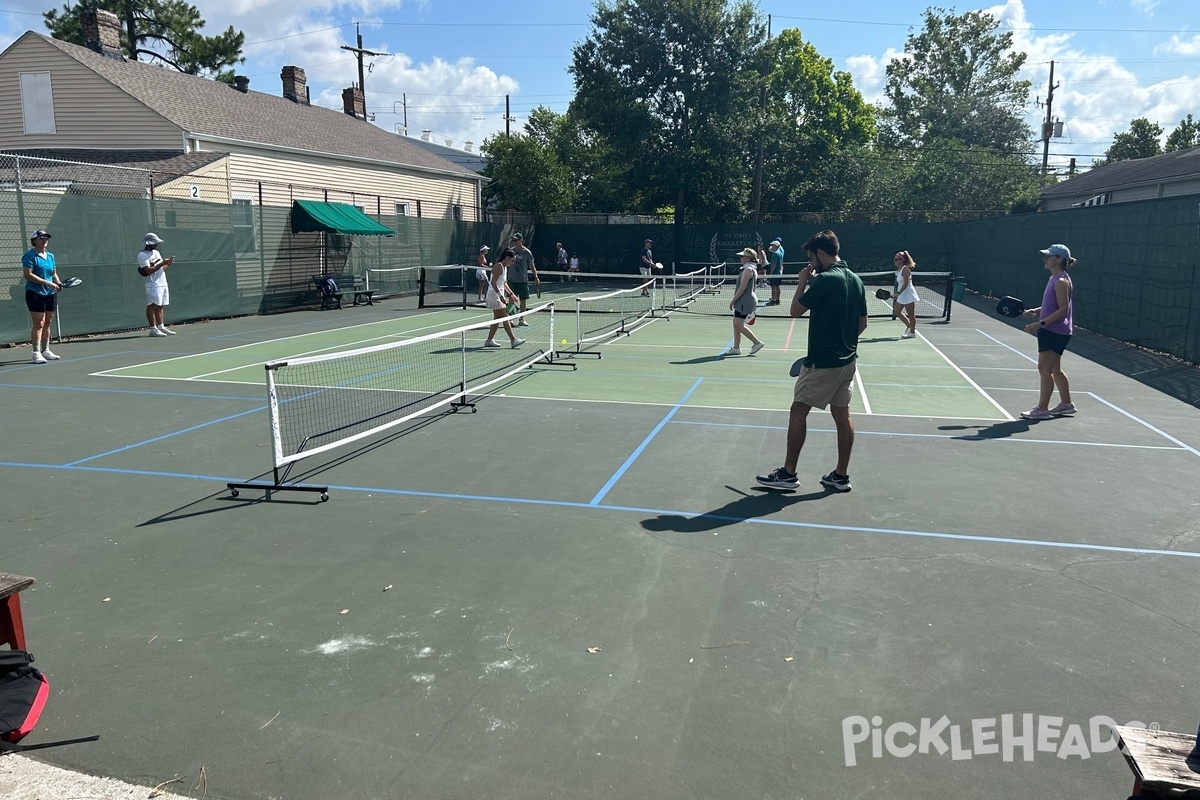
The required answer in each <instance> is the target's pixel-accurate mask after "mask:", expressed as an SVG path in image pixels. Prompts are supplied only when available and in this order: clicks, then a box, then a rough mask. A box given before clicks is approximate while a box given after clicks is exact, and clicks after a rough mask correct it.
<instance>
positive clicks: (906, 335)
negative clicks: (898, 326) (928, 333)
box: [900, 331, 917, 339]
mask: <svg viewBox="0 0 1200 800" xmlns="http://www.w3.org/2000/svg"><path fill="white" fill-rule="evenodd" d="M916 335H917V332H916V331H905V332H904V333H902V334H900V338H901V339H911V338H913V337H914V336H916Z"/></svg>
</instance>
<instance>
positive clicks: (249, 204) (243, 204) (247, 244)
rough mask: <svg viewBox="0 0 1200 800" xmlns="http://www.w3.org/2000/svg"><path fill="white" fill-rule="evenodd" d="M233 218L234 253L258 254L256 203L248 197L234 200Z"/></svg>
mask: <svg viewBox="0 0 1200 800" xmlns="http://www.w3.org/2000/svg"><path fill="white" fill-rule="evenodd" d="M231 217H232V219H231V221H232V224H233V249H234V252H237V253H255V252H258V242H257V240H256V239H255V236H254V201H253V200H251V199H250V198H248V197H235V198H233V209H232V214H231Z"/></svg>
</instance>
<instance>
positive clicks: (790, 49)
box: [756, 28, 876, 210]
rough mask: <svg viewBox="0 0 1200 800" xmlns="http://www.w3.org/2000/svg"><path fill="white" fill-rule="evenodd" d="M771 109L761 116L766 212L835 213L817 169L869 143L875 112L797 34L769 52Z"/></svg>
mask: <svg viewBox="0 0 1200 800" xmlns="http://www.w3.org/2000/svg"><path fill="white" fill-rule="evenodd" d="M765 57H766V62H767V63H768V64H769V72H768V73H767V76H766V87H767V92H766V98H767V99H766V105H765V107H764V108H762V109H760V111H759V112H758V114H757V115H756V117H757V120H758V124H759V125H760V126H761V134H759V135H760V136H761V137H762V140H763V142H764V148H763V150H764V157H763V208H764V209H776V210H779V209H793V210H833V209H828V208H826V207H825V206H824V204H823V202H822V201H821V200H820V198H821V197H826V198H828V194H827V193H826V190H825V189H824V187H823V186H822V185H821V182H820V181H818V180H816V179H817V177H818V173H817V172H816V170H815V167H816V165H817V164H819V163H820V162H821V161H822V160H823V159H825V158H828V157H829V156H830V154H831V153H835V152H837V151H838V150H839V149H841V148H845V147H852V146H860V145H865V144H867V143H869V142H870V141H871V140H872V139H873V138H874V136H875V131H876V127H875V109H874V108H873V107H872V106H871V105H870V104H869V103H867V102H866V101H865V100H864V99H863V97H862V94H860V93H859V91H858V90H857V89H855V88H854V84H853V81H852V79H851V77H850V75H849V73H846V72H840V71H835V70H834V69H833V61H832V60H831V59H828V58H825V57H823V56H821V54H820V53H819V52H817V49H816V48H815V47H814V46H813V45H812V44H811V43H809V42H806V41H804V38H803V35H802V34H801V32H800V31H799V30H797V29H795V28H789V29H786V30H784V31H781V32H780V34H779V35H778V36H777V37H774V38H772V39H771V40H770V41H769V42H768V43H767V45H766V48H765Z"/></svg>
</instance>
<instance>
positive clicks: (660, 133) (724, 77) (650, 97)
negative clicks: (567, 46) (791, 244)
mask: <svg viewBox="0 0 1200 800" xmlns="http://www.w3.org/2000/svg"><path fill="white" fill-rule="evenodd" d="M591 23H592V31H591V33H590V34H589V35H588V36H587V38H586V39H585V40H584V41H582V42H580V43H579V44H577V45H576V47H575V49H574V53H573V58H572V64H571V67H570V69H571V73H572V74H573V75H574V77H575V90H576V91H575V99H574V100H573V101H572V104H571V110H570V112H569V113H570V115H571V116H572V117H573V118H574V119H576V120H578V123H579V125H581V126H582V128H583V129H584V132H585V133H586V134H587V135H590V136H594V137H595V138H596V140H597V142H599V143H600V145H599V146H600V147H601V148H603V149H604V150H606V151H607V152H609V153H610V154H620V157H621V158H623V159H624V160H625V162H626V167H627V168H626V169H625V170H623V172H621V171H617V170H612V171H610V177H613V178H619V177H622V176H623V177H624V186H623V188H624V193H623V194H624V197H625V199H626V202H625V204H624V206H625V207H624V208H619V209H613V210H619V211H633V212H647V213H649V212H653V211H655V210H657V209H659V208H661V207H663V206H674V208H675V218H676V220H680V221H682V220H684V219H714V218H721V217H722V216H724V215H726V214H731V213H734V211H735V210H740V209H741V208H743V207H744V206H745V203H746V198H747V197H748V194H749V181H750V175H749V172H748V170H747V168H746V153H747V151H748V142H749V140H750V136H751V134H752V133H753V131H754V122H753V116H752V114H751V113H750V112H751V110H752V108H753V104H754V102H755V100H756V99H757V96H758V92H757V91H756V89H757V88H758V86H759V82H760V81H761V79H762V78H761V74H760V71H759V66H760V64H761V60H760V46H761V43H762V42H763V40H764V39H765V33H766V31H765V26H764V25H763V24H762V20H761V19H760V17H759V15H758V13H757V11H756V10H755V8H754V6H753V5H752V4H751V3H750V2H748V1H747V0H735V2H733V3H732V4H730V3H728V2H727V1H726V0H612V2H611V3H610V2H606V0H598V2H597V5H596V11H595V13H594V14H593V16H592V20H591Z"/></svg>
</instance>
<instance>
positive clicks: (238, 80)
mask: <svg viewBox="0 0 1200 800" xmlns="http://www.w3.org/2000/svg"><path fill="white" fill-rule="evenodd" d="M233 88H235V89H237V90H238V91H239V92H241V93H242V94H245V93H246V92H248V91H250V79H249V78H247V77H246V76H245V75H234V76H233Z"/></svg>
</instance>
